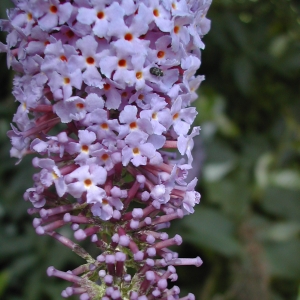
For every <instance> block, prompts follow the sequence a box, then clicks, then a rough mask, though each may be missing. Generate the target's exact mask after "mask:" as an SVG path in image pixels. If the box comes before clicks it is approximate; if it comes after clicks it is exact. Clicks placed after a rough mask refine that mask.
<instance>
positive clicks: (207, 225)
mask: <svg viewBox="0 0 300 300" xmlns="http://www.w3.org/2000/svg"><path fill="white" fill-rule="evenodd" d="M182 224H183V226H185V227H186V229H187V232H186V233H185V234H184V239H185V240H187V241H189V242H191V243H192V244H193V245H196V246H198V247H200V248H201V247H205V248H208V249H213V250H214V251H216V252H218V253H220V254H223V255H225V256H234V255H237V254H238V253H239V252H240V245H239V243H238V241H237V240H236V238H235V237H234V224H233V223H232V222H231V221H230V220H229V219H227V218H226V217H225V216H224V215H223V214H221V213H220V212H218V211H216V210H214V209H210V208H204V207H201V208H200V209H198V210H196V212H195V213H194V214H193V215H191V216H189V217H187V218H185V219H183V220H182Z"/></svg>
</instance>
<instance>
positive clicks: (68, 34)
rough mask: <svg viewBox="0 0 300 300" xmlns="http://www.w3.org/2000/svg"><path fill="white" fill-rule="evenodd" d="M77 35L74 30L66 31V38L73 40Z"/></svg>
mask: <svg viewBox="0 0 300 300" xmlns="http://www.w3.org/2000/svg"><path fill="white" fill-rule="evenodd" d="M74 35H75V33H74V32H73V31H72V30H68V31H66V36H67V37H68V38H69V39H71V38H72V37H73V36H74Z"/></svg>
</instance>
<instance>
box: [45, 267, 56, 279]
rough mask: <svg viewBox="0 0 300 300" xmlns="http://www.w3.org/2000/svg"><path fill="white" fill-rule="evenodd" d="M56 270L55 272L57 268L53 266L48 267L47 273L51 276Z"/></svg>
mask: <svg viewBox="0 0 300 300" xmlns="http://www.w3.org/2000/svg"><path fill="white" fill-rule="evenodd" d="M54 272H55V268H54V267H53V266H50V267H48V269H47V275H48V276H49V277H51V276H53V273H54Z"/></svg>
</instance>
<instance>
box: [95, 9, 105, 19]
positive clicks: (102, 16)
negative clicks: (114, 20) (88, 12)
mask: <svg viewBox="0 0 300 300" xmlns="http://www.w3.org/2000/svg"><path fill="white" fill-rule="evenodd" d="M104 16H105V15H104V12H103V11H99V12H98V13H97V18H98V19H103V18H104Z"/></svg>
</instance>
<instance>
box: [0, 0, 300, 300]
mask: <svg viewBox="0 0 300 300" xmlns="http://www.w3.org/2000/svg"><path fill="white" fill-rule="evenodd" d="M9 6H10V2H9V1H7V0H1V4H0V17H1V18H6V14H5V9H6V8H7V7H9ZM208 17H209V18H210V19H211V20H212V29H211V31H210V33H209V34H208V35H207V36H206V37H205V38H204V42H205V44H206V49H205V50H204V51H203V54H202V55H203V56H202V66H201V68H200V71H199V74H205V76H206V81H204V82H203V83H202V85H201V87H200V91H199V100H197V101H196V102H195V103H194V104H195V106H196V107H197V109H198V112H199V114H198V116H197V120H196V124H197V125H201V128H202V131H201V136H200V137H199V138H197V139H196V141H195V144H196V147H195V148H196V151H195V168H194V171H193V172H194V174H195V175H196V176H198V177H199V182H200V183H199V186H198V190H199V191H200V192H201V194H202V199H201V205H199V206H198V207H197V210H196V212H195V214H193V215H191V216H189V217H186V218H184V219H183V220H181V221H179V222H175V223H174V224H173V227H172V229H171V230H170V234H175V233H179V234H180V235H182V236H183V238H184V243H183V245H182V246H181V247H180V248H179V252H180V256H181V257H195V256H198V255H200V256H201V257H202V259H203V260H204V264H203V266H202V267H201V268H195V267H182V268H180V267H178V268H177V272H178V273H179V278H180V279H179V281H178V282H177V285H179V286H180V288H181V290H182V295H185V294H186V293H188V292H193V293H194V294H195V295H196V299H197V300H231V299H232V300H260V299H261V300H268V299H270V300H285V299H287V300H299V299H300V191H299V190H300V122H299V121H300V101H299V97H300V5H299V1H288V0H271V1H267V0H265V1H262V0H251V1H250V0H214V1H213V4H212V7H211V9H210V11H209V14H208ZM1 40H2V41H4V40H5V34H4V33H1ZM0 64H1V72H0V97H1V109H0V116H1V118H0V143H1V147H0V155H1V164H0V176H1V180H0V190H1V198H0V298H1V299H8V300H39V299H43V300H48V299H49V300H54V299H55V300H58V299H60V292H61V290H62V289H63V288H64V287H65V286H67V284H66V283H65V282H62V281H60V280H55V279H53V278H48V277H47V275H46V269H47V267H48V266H49V265H54V266H55V267H56V268H58V269H61V270H68V269H69V268H72V267H74V266H76V263H81V261H80V260H78V258H77V257H76V256H75V254H73V253H71V251H69V250H68V249H65V248H64V247H63V246H61V245H60V244H58V243H56V242H54V241H52V240H50V238H48V237H39V236H37V235H36V234H35V232H34V229H33V228H32V225H31V222H32V217H31V216H28V215H27V214H26V210H27V208H29V207H30V205H29V204H28V203H26V202H24V201H23V200H22V194H23V193H24V191H25V189H26V188H28V187H30V186H31V185H32V180H31V174H32V173H33V171H34V170H33V168H32V167H31V159H32V158H30V157H28V158H26V159H24V160H23V161H22V162H21V163H20V164H19V165H17V166H15V165H14V163H15V160H14V159H10V157H9V149H10V144H9V140H8V138H7V137H6V132H7V130H9V128H10V125H9V123H10V120H11V119H12V115H13V113H14V112H15V110H16V107H17V105H16V103H14V99H13V97H12V96H11V89H12V86H11V81H12V77H13V74H12V72H11V71H10V72H8V71H7V69H6V57H5V55H4V54H1V55H0ZM66 234H68V233H67V232H66Z"/></svg>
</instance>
